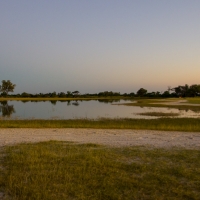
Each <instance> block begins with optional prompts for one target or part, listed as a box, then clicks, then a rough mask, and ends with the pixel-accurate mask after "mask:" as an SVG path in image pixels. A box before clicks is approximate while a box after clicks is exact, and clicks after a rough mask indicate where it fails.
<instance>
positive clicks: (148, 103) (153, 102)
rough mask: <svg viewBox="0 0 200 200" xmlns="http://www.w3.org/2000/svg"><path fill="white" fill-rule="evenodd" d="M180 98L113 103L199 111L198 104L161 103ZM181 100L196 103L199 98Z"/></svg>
mask: <svg viewBox="0 0 200 200" xmlns="http://www.w3.org/2000/svg"><path fill="white" fill-rule="evenodd" d="M178 100H180V99H177V98H176V99H140V100H137V101H136V102H133V103H121V104H120V103H119V104H115V105H125V106H140V107H160V108H161V107H162V108H176V109H179V110H185V111H187V110H191V111H194V112H200V105H199V106H193V105H182V103H180V104H179V105H171V104H163V103H168V102H176V101H178ZM181 100H187V101H188V103H191V104H197V103H198V102H199V101H200V100H199V99H198V98H196V99H195V98H194V99H190V98H187V99H181Z"/></svg>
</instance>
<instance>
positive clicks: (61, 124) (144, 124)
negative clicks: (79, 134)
mask: <svg viewBox="0 0 200 200" xmlns="http://www.w3.org/2000/svg"><path fill="white" fill-rule="evenodd" d="M0 128H96V129H146V130H165V131H200V118H159V119H99V120H89V119H75V120H0Z"/></svg>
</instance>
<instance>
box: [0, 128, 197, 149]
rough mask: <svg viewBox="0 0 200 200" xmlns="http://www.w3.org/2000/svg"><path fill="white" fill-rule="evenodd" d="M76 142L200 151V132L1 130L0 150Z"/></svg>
mask: <svg viewBox="0 0 200 200" xmlns="http://www.w3.org/2000/svg"><path fill="white" fill-rule="evenodd" d="M49 140H58V141H73V142H78V143H96V144H104V145H110V146H117V147H121V146H140V145H148V146H152V147H158V148H159V147H163V148H171V147H183V148H186V149H200V132H172V131H170V132H169V131H151V130H111V129H108V130H105V129H30V128H29V129H28V128H27V129H0V147H2V146H5V145H13V144H17V143H22V142H40V141H49Z"/></svg>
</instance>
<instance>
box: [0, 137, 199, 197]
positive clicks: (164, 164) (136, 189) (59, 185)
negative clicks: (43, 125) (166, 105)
mask: <svg viewBox="0 0 200 200" xmlns="http://www.w3.org/2000/svg"><path fill="white" fill-rule="evenodd" d="M1 153H2V154H4V158H3V160H2V168H0V170H1V173H0V191H1V192H4V194H5V195H6V197H8V198H9V199H17V200H18V199H19V200H25V199H26V200H27V199H38V200H39V199H43V200H46V199H49V200H50V199H53V200H54V199H61V200H62V199H77V200H78V199H81V200H90V199H91V200H101V199H102V200H106V199H113V200H121V199H123V200H126V199H127V200H128V199H131V200H133V199H199V197H200V159H199V157H200V151H199V150H183V149H171V150H164V149H147V148H144V147H129V148H106V147H104V146H99V145H94V144H85V145H76V144H73V143H66V142H53V141H52V142H43V143H38V144H21V145H17V146H13V147H6V148H5V149H4V151H2V152H1Z"/></svg>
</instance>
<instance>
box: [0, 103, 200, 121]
mask: <svg viewBox="0 0 200 200" xmlns="http://www.w3.org/2000/svg"><path fill="white" fill-rule="evenodd" d="M129 102H132V101H131V100H114V101H108V100H77V101H75V100H74V101H3V102H0V115H1V119H80V118H87V119H98V118H146V119H153V118H156V117H153V116H143V115H139V113H145V112H163V113H178V114H180V115H179V116H178V117H200V114H199V113H197V112H193V111H190V110H188V111H184V110H179V109H174V108H161V107H157V108H156V107H143V108H142V107H138V106H125V105H115V104H119V103H129Z"/></svg>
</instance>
